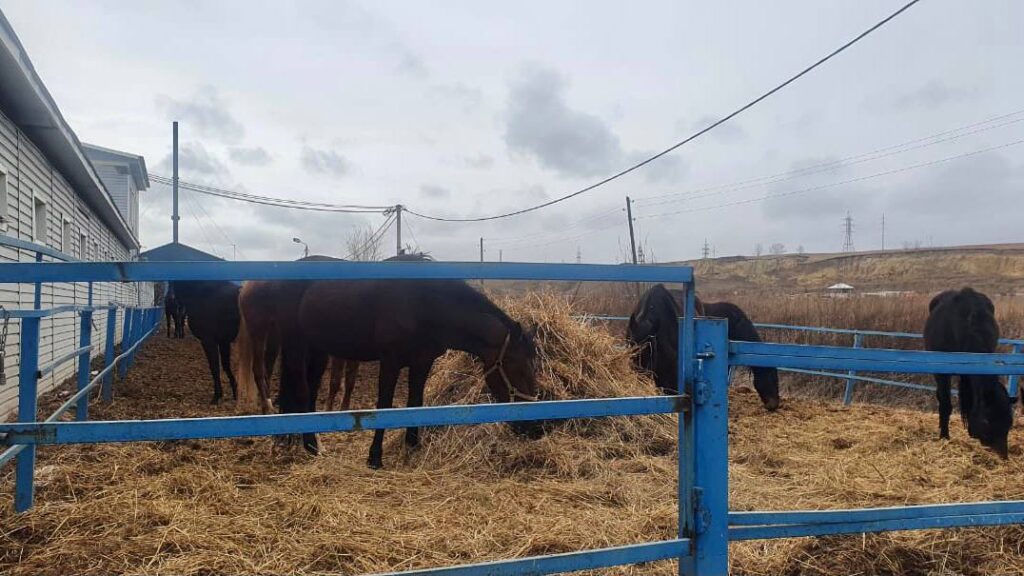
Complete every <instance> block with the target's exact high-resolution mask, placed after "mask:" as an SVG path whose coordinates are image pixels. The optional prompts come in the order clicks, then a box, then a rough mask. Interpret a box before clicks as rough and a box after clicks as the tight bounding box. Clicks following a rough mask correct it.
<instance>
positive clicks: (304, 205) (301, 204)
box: [149, 174, 392, 214]
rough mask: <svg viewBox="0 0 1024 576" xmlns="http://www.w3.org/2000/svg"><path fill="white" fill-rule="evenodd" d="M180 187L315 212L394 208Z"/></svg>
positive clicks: (168, 182) (168, 181)
mask: <svg viewBox="0 0 1024 576" xmlns="http://www.w3.org/2000/svg"><path fill="white" fill-rule="evenodd" d="M149 178H150V180H152V181H154V182H156V183H158V184H165V185H168V186H170V185H172V184H173V183H174V180H173V179H172V178H168V177H166V176H160V175H155V174H150V176H149ZM178 187H179V188H182V189H185V190H191V191H193V192H198V193H200V194H206V195H208V196H217V197H220V198H227V199H230V200H238V201H241V202H249V203H252V204H262V205H266V206H276V207H279V208H292V209H296V210H311V211H314V212H350V213H366V212H369V213H375V214H379V213H383V212H384V211H385V210H388V209H390V208H392V207H391V206H364V205H358V204H331V203H326V202H309V201H305V200H292V199H289V198H276V197H273V196H260V195H257V194H249V193H246V192H238V191H236V190H226V189H223V188H216V187H213V186H206V185H203V184H196V183H193V182H185V181H183V180H178Z"/></svg>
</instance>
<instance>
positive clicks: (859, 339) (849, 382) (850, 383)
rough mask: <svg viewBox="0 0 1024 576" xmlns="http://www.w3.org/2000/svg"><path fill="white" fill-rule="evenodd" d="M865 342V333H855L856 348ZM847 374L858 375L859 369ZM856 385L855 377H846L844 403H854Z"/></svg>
mask: <svg viewBox="0 0 1024 576" xmlns="http://www.w3.org/2000/svg"><path fill="white" fill-rule="evenodd" d="M863 343H864V335H863V334H861V333H859V332H858V333H857V334H854V335H853V347H854V348H860V347H861V344H863ZM846 375H847V376H856V375H857V371H856V370H850V371H849V372H847V373H846ZM856 385H857V381H856V380H854V379H853V378H847V379H846V391H845V392H843V404H844V405H846V406H849V405H850V404H852V403H853V387H854V386H856Z"/></svg>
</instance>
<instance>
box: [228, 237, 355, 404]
mask: <svg viewBox="0 0 1024 576" xmlns="http://www.w3.org/2000/svg"><path fill="white" fill-rule="evenodd" d="M337 260H339V259H338V258H332V257H330V256H319V255H313V256H306V257H305V258H300V259H299V261H300V262H302V261H312V262H323V261H337ZM299 284H308V283H303V282H298V283H289V284H287V285H284V288H283V289H284V290H285V291H288V290H290V289H296V288H299V287H298V285H299ZM281 289H282V286H281V283H280V282H269V281H263V280H254V281H250V282H246V283H245V284H244V285H243V286H242V290H241V293H240V294H239V296H238V301H239V304H238V306H239V311H240V314H241V325H242V329H241V338H240V340H239V366H241V367H242V372H241V374H240V375H239V376H240V380H241V382H242V386H241V387H242V401H241V403H243V404H250V403H251V401H252V400H253V399H251V398H248V397H247V396H246V394H247V392H248V391H250V390H253V389H255V390H256V392H257V394H258V396H259V398H258V400H259V405H260V410H261V411H262V412H263V413H264V414H267V413H270V412H272V411H273V406H271V403H270V378H271V376H272V375H273V373H274V365H275V364H276V362H277V356H278V353H279V351H280V335H279V334H278V332H277V328H276V317H275V313H276V311H277V308H276V302H277V300H278V298H279V297H280V294H279V293H280V291H281ZM250 340H251V343H250ZM343 375H344V378H345V392H344V394H343V396H342V398H341V409H342V410H348V409H349V406H350V403H351V399H352V390H353V388H355V383H356V378H357V376H358V375H359V362H357V361H354V360H343V359H341V358H336V357H332V358H331V369H330V392H329V394H328V397H327V409H328V410H331V409H333V408H334V400H335V399H336V398H337V396H338V389H339V388H340V387H341V379H342V376H343ZM278 404H280V397H279V398H278Z"/></svg>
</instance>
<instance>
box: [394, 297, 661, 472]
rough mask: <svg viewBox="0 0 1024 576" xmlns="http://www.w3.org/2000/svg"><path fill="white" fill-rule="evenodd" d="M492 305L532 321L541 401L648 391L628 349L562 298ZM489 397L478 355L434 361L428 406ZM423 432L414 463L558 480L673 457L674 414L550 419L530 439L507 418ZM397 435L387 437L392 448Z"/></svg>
mask: <svg viewBox="0 0 1024 576" xmlns="http://www.w3.org/2000/svg"><path fill="white" fill-rule="evenodd" d="M498 303H499V305H500V306H501V307H502V309H504V310H505V311H506V312H508V313H509V315H510V316H511V317H512V318H514V319H515V320H517V321H518V322H520V323H521V324H523V325H524V326H534V327H536V334H537V337H536V342H537V348H538V365H537V385H538V395H539V397H540V398H541V399H543V400H571V399H581V398H617V397H627V396H649V395H651V394H654V390H655V389H654V384H653V382H652V381H651V380H650V379H649V378H648V377H647V376H645V375H640V374H638V373H637V372H636V371H635V370H634V369H633V368H632V365H631V362H630V350H629V349H628V348H627V347H626V346H625V345H624V343H623V341H622V339H621V338H618V337H616V336H613V335H611V334H609V333H608V332H607V331H605V330H599V329H595V328H594V327H591V326H587V325H586V324H584V323H581V322H580V321H579V320H578V319H576V318H575V317H574V315H575V311H574V310H573V308H572V306H571V304H570V303H569V301H568V300H567V299H566V298H565V297H563V296H559V295H555V294H551V293H544V294H533V295H530V296H527V297H525V298H523V299H515V298H502V299H500V300H499V302H498ZM492 400H493V399H492V398H491V395H490V393H489V391H488V389H487V386H486V384H485V383H484V380H483V370H482V365H481V364H480V362H479V361H477V360H475V359H473V358H472V357H470V356H469V355H467V354H465V353H462V352H450V353H448V354H446V355H445V356H443V357H442V358H441V359H439V360H438V362H437V363H436V364H435V366H434V371H433V372H432V374H431V377H430V381H429V382H428V385H427V394H426V404H427V405H430V406H440V405H447V404H479V403H484V402H491V401H492ZM423 436H424V446H423V448H424V449H423V450H421V451H420V453H419V454H417V456H416V458H415V459H414V462H415V465H417V466H419V467H433V466H436V465H437V464H438V463H439V462H443V463H452V462H462V463H464V464H465V465H467V466H469V467H479V466H481V465H485V466H488V467H490V469H491V470H493V471H494V472H495V473H497V474H513V473H516V472H517V471H518V470H519V469H521V468H527V469H529V470H530V473H531V474H537V473H544V474H547V475H549V476H552V477H558V478H563V479H570V478H575V477H578V476H580V475H586V474H590V473H591V471H589V470H588V468H589V467H591V466H595V465H596V466H597V467H599V468H600V467H603V464H602V462H603V461H604V460H607V459H617V458H628V457H636V456H640V455H659V456H665V455H673V454H675V452H676V444H677V441H676V440H677V431H676V417H675V416H674V415H654V416H638V417H620V418H595V419H576V420H566V421H560V422H557V423H554V422H553V423H549V433H548V434H547V436H546V437H545V438H544V439H542V440H541V441H534V442H527V441H523V440H522V439H520V438H517V437H516V436H515V434H513V432H512V431H511V428H510V427H509V426H508V425H507V424H490V425H485V426H461V427H455V428H440V429H432V430H428V431H426V433H425V434H424V435H423ZM399 440H400V439H399V438H395V439H393V441H394V442H395V446H396V447H397V444H398V442H399ZM571 440H575V441H580V440H585V445H583V446H581V448H582V449H581V450H579V451H567V450H565V442H566V441H571Z"/></svg>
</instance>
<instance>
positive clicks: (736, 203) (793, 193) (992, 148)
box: [637, 139, 1024, 220]
mask: <svg viewBox="0 0 1024 576" xmlns="http://www.w3.org/2000/svg"><path fill="white" fill-rule="evenodd" d="M1020 144H1024V139H1021V140H1014V141H1013V142H1007V143H1005V144H999V145H996V146H990V147H988V148H981V149H978V150H972V151H970V152H964V153H963V154H956V155H954V156H946V157H945V158H939V159H937V160H929V161H928V162H921V163H918V164H911V165H909V166H903V167H901V168H894V169H892V170H885V171H883V172H876V173H874V174H868V175H866V176H859V177H857V178H849V179H847V180H842V181H839V182H831V183H828V184H822V185H820V186H811V187H808V188H801V189H798V190H789V191H786V192H776V193H773V194H766V195H764V196H758V197H756V198H746V199H743V200H736V201H733V202H726V203H723V204H715V205H713V206H700V207H696V208H689V209H686V210H675V211H672V212H662V213H659V214H648V215H645V216H638V217H637V220H649V219H651V218H662V217H665V216H673V215H676V214H688V213H691V212H704V211H707V210H715V209H718V208H727V207H730V206H740V205H743V204H753V203H754V202H761V201H763V200H771V199H774V198H782V197H785V196H796V195H798V194H807V193H809V192H818V191H821V190H827V189H829V188H835V187H836V186H842V185H844V184H854V183H856V182H863V181H865V180H871V179H873V178H880V177H882V176H890V175H893V174H899V173H901V172H909V171H911V170H916V169H918V168H925V167H928V166H935V165H937V164H943V163H945V162H951V161H953V160H960V159H963V158H969V157H972V156H977V155H979V154H984V153H986V152H994V151H996V150H1002V149H1004V148H1010V147H1012V146H1018V145H1020Z"/></svg>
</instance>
